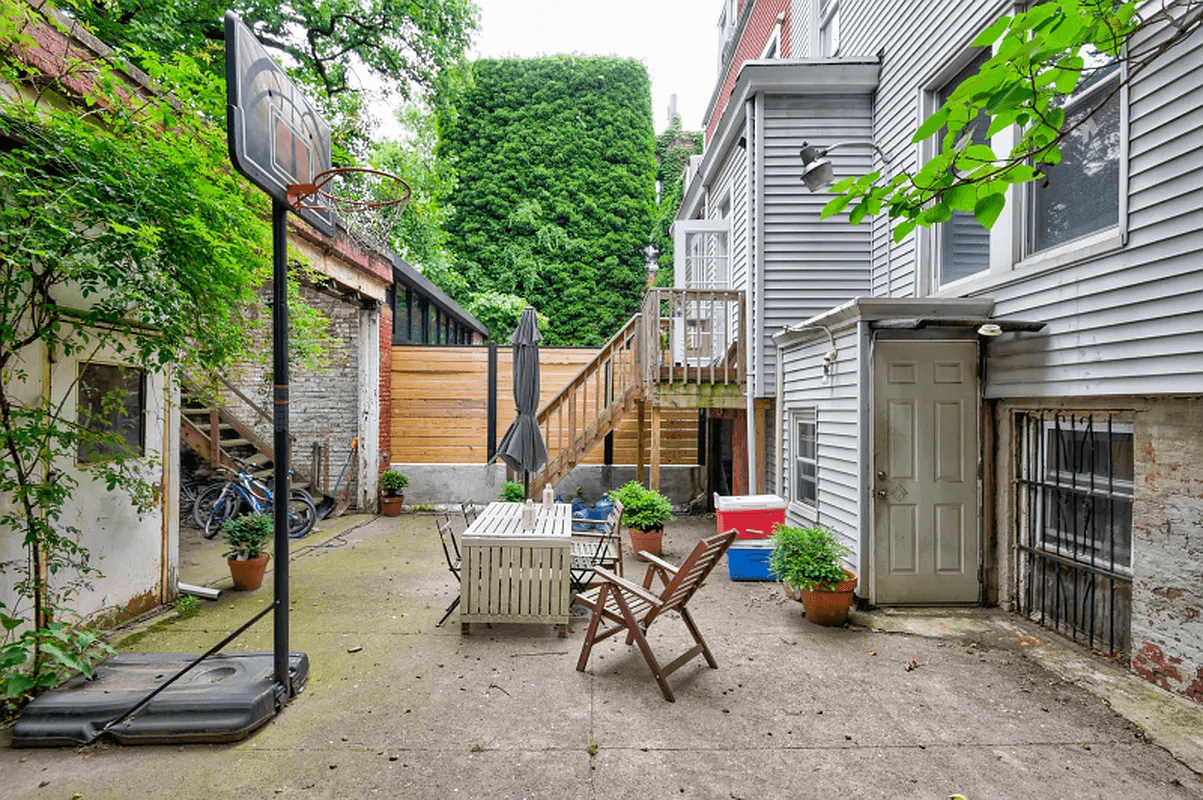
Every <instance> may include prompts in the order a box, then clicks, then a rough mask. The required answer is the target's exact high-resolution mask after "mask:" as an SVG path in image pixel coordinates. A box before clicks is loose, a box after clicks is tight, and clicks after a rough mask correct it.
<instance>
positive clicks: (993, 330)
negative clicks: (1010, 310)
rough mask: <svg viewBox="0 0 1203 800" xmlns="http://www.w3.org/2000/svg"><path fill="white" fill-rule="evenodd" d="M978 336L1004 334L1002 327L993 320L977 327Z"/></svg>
mask: <svg viewBox="0 0 1203 800" xmlns="http://www.w3.org/2000/svg"><path fill="white" fill-rule="evenodd" d="M977 335H978V336H1002V328H1001V327H999V326H998V325H996V324H994V323H993V322H987V323H985V324H983V325H982V326H981V327H980V328H978V329H977Z"/></svg>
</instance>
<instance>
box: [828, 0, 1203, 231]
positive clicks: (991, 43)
mask: <svg viewBox="0 0 1203 800" xmlns="http://www.w3.org/2000/svg"><path fill="white" fill-rule="evenodd" d="M1141 6H1144V7H1143V8H1142V7H1141ZM1200 28H1203V13H1200V10H1199V8H1198V6H1197V4H1195V3H1169V4H1164V5H1163V4H1160V3H1154V4H1142V3H1139V2H1136V0H1127V2H1113V0H1073V2H1069V0H1066V1H1065V2H1049V3H1040V4H1035V5H1033V6H1032V7H1031V8H1030V9H1029V10H1028V11H1026V12H1024V13H1021V14H1016V15H1015V16H1014V17H1001V18H1000V19H998V20H997V21H995V22H994V23H993V24H992V25H990V26H989V27H987V28H986V29H985V30H984V31H982V32H981V33H980V34H979V35H978V37H977V38H976V39H975V40H974V41H973V43H972V44H973V46H975V47H991V48H992V53H993V55H992V56H991V58H990V59H989V60H987V61H986V62H985V63H984V64H983V65H982V66H981V68H980V69H979V70H978V72H977V74H976V75H973V76H970V77H969V78H967V79H966V80H965V81H963V82H962V83H961V84H960V85H958V87H957V88H956V89H955V90H954V91H953V92H952V94H951V95H950V96H949V98H948V100H947V102H945V103H944V105H942V106H941V107H940V108H938V109H937V110H936V111H935V112H934V113H933V114H932V115H931V116H929V117H928V118H927V119H926V120H925V121H924V122H923V123H922V124H921V125H920V126H919V127H918V129H917V130H916V131H915V133H914V136H913V138H912V142H913V143H918V142H922V141H924V140H926V139H929V138H931V137H937V138H936V140H935V146H936V148H938V152H937V153H936V155H935V156H934V157H933V158H931V159H929V160H928V161H927V162H925V163H924V164H923V165H922V166H921V167H920V168H919V169H918V170H915V171H914V172H907V171H901V172H897V173H896V174H894V175H889V174H883V173H882V172H871V173H869V174H868V175H864V176H860V177H855V176H854V177H849V178H846V179H844V180H842V181H840V182H839V183H837V184H835V185H834V186H833V187H832V188H831V191H832V192H835V193H836V194H837V197H835V198H834V199H833V200H831V201H830V202H829V203H827V205H826V207H825V208H824V209H823V212H822V216H823V217H829V216H832V215H834V214H838V213H840V212H842V211H844V210H846V209H847V210H848V211H849V217H848V221H849V222H850V223H852V224H853V225H855V224H857V223H859V222H860V221H861V220H863V219H864V218H865V217H866V216H873V215H876V214H879V213H881V212H883V211H884V212H887V213H888V214H889V216H890V217H891V218H898V219H899V222H898V223H897V224H896V225H895V226H894V229H893V236H894V240H895V241H900V240H901V239H902V238H903V237H905V236H906V235H907V234H908V233H910V232H911V231H912V230H914V229H915V227H916V226H923V227H930V226H932V225H935V224H938V223H941V222H945V221H947V220H949V219H950V218H951V215H952V212H953V211H963V212H972V213H973V214H974V216H975V217H976V218H977V221H978V222H979V223H981V224H982V225H983V226H984V227H986V228H989V227H991V226H992V225H993V224H994V223H995V222H996V221H997V220H998V218H999V215H1000V214H1001V213H1002V210H1003V208H1004V206H1005V205H1006V191H1007V188H1008V187H1009V186H1010V185H1012V184H1022V183H1027V182H1030V181H1036V180H1045V179H1046V178H1047V168H1049V167H1052V166H1055V165H1056V164H1058V163H1059V162H1060V161H1061V155H1062V154H1061V146H1060V145H1061V143H1062V142H1063V141H1064V140H1065V137H1066V136H1069V135H1070V134H1071V133H1073V131H1074V130H1075V129H1077V128H1079V127H1081V126H1083V125H1091V124H1093V122H1092V121H1091V119H1092V117H1093V116H1094V115H1095V114H1096V113H1097V112H1099V111H1100V110H1101V109H1102V108H1103V105H1104V104H1105V102H1106V100H1107V99H1108V98H1109V97H1110V96H1111V94H1114V93H1115V92H1118V91H1119V90H1120V88H1121V87H1122V86H1123V84H1125V83H1131V82H1132V81H1133V80H1134V79H1136V77H1137V76H1138V75H1140V73H1141V72H1143V71H1144V70H1145V69H1146V68H1147V67H1148V66H1149V65H1150V64H1152V63H1153V62H1154V61H1156V60H1157V59H1158V58H1159V57H1161V55H1162V54H1164V53H1165V52H1166V51H1168V50H1169V49H1170V48H1172V47H1174V46H1175V45H1176V44H1178V43H1180V42H1183V41H1184V40H1186V39H1187V38H1188V37H1190V36H1191V35H1193V34H1194V33H1195V32H1196V31H1197V30H1199V29H1200ZM1142 31H1145V32H1146V33H1147V34H1148V36H1147V37H1146V38H1147V39H1149V40H1151V41H1152V42H1153V43H1152V44H1147V43H1146V44H1143V45H1140V46H1135V45H1132V44H1131V43H1132V42H1133V41H1134V40H1135V37H1136V36H1137V34H1140V33H1141V32H1142ZM1154 32H1155V33H1154ZM1123 62H1126V69H1125V70H1123V75H1122V77H1121V79H1120V83H1119V85H1117V87H1116V89H1115V90H1114V91H1113V92H1111V93H1108V96H1107V98H1104V99H1103V100H1102V101H1101V102H1099V103H1098V104H1097V105H1095V106H1094V107H1093V108H1091V109H1089V110H1088V111H1087V113H1085V114H1084V115H1082V116H1080V117H1077V118H1075V120H1074V121H1072V122H1070V121H1067V119H1066V115H1065V108H1064V104H1065V98H1067V97H1069V96H1071V95H1073V94H1074V92H1076V91H1078V90H1079V88H1080V87H1081V86H1083V85H1084V84H1085V83H1087V82H1089V81H1091V80H1094V79H1095V78H1097V77H1098V76H1099V75H1101V74H1103V73H1105V72H1106V71H1108V70H1111V69H1114V67H1115V64H1116V63H1123ZM975 120H982V123H980V124H984V125H985V126H986V128H987V130H986V132H987V135H988V136H993V135H994V134H995V133H998V132H1000V131H1003V130H1007V129H1013V130H1014V131H1015V132H1016V135H1015V136H1014V137H1008V140H1009V141H1012V142H1013V145H1012V146H1011V148H1010V149H1009V150H1007V151H1003V152H995V150H994V148H993V147H992V146H991V145H989V144H981V143H975V142H974V140H973V137H972V136H968V135H966V131H967V130H968V129H969V127H970V126H971V125H972V124H975V122H974V121H975Z"/></svg>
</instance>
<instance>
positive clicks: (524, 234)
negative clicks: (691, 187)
mask: <svg viewBox="0 0 1203 800" xmlns="http://www.w3.org/2000/svg"><path fill="white" fill-rule="evenodd" d="M470 72H471V74H470V80H469V81H465V82H464V83H463V84H462V86H460V87H458V89H459V90H458V91H446V90H443V88H442V87H440V89H441V90H440V102H439V106H438V107H439V123H438V124H439V143H438V147H437V150H436V153H437V155H438V157H439V159H440V160H443V161H451V162H453V163H454V165H455V170H456V173H457V181H456V183H455V186H454V188H453V189H452V191H451V192H450V193H449V195H448V199H447V202H448V203H449V204H450V205H451V206H453V207H454V213H453V214H451V216H450V217H449V218H448V219H447V221H446V230H447V233H448V234H449V235H448V238H447V248H448V249H449V250H450V251H451V252H452V255H453V258H454V260H455V263H456V266H457V268H458V269H459V270H460V272H461V274H462V277H463V278H464V279H465V283H464V286H465V287H470V291H471V293H473V294H474V295H475V296H474V297H464V296H462V295H455V294H453V297H455V299H456V300H457V301H459V302H461V303H463V304H464V305H465V306H466V307H467V308H468V309H469V310H470V311H471V312H472V313H473V314H474V315H477V316H478V319H480V320H481V321H482V322H484V323H485V324H486V325H490V327H494V326H496V327H497V328H498V329H499V330H498V331H495V334H496V335H498V337H499V338H500V337H501V336H504V330H505V326H506V325H510V326H511V327H510V329H511V330H512V323H511V322H509V320H511V319H513V318H515V316H516V314H518V313H521V309H522V307H523V306H524V305H526V304H529V305H533V306H535V307H536V308H539V309H542V310H544V311H545V312H546V313H547V315H548V317H549V318H550V319H549V320H548V323H547V325H542V324H541V325H540V331H541V332H542V333H543V336H544V344H547V345H561V344H594V345H600V344H602V343H603V342H605V341H606V340H608V339H609V338H610V337H611V336H612V335H613V334H614V332H615V331H616V330H618V329H619V328H620V327H621V326H622V324H623V323H625V322H626V321H627V319H629V318H630V316H631V315H632V314H633V313H635V311H636V310H637V308H638V305H639V300H640V295H641V293H642V290H643V288H644V285H645V282H646V280H647V270H646V262H645V259H644V257H643V255H642V253H641V252H640V250H641V249H642V248H644V247H645V246H647V244H648V243H649V242H650V241H651V239H652V238H653V236H654V235H655V227H656V217H657V208H656V159H655V152H656V135H655V129H654V125H653V120H652V109H651V102H650V82H649V80H648V75H647V69H646V67H644V66H643V65H642V64H640V63H639V62H637V61H634V60H631V59H619V58H611V57H595V56H567V55H559V56H550V57H546V58H529V59H488V58H482V59H478V60H477V61H475V62H473V64H472V65H471V70H470ZM483 142H487V143H489V146H487V147H483V146H482V143H483ZM666 272H668V271H666ZM465 291H467V289H465ZM511 296H516V297H518V298H521V300H520V301H515V300H513V298H512V297H511ZM520 303H521V305H520ZM482 315H483V316H482Z"/></svg>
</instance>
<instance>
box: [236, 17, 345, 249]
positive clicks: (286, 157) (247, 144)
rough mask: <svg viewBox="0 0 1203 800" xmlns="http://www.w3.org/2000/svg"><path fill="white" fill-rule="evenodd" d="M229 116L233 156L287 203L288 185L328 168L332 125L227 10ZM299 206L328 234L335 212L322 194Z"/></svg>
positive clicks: (301, 212)
mask: <svg viewBox="0 0 1203 800" xmlns="http://www.w3.org/2000/svg"><path fill="white" fill-rule="evenodd" d="M225 35H226V103H227V105H226V118H227V122H228V126H227V127H228V133H227V138H228V140H229V146H230V160H231V161H233V162H234V166H235V167H236V168H237V169H238V171H239V172H241V173H242V174H243V175H245V176H246V177H247V178H249V179H250V181H251V182H252V183H254V184H255V185H256V186H258V187H259V188H260V189H262V190H263V191H265V192H267V193H268V194H269V195H271V197H272V198H273V199H275V200H278V201H279V202H281V203H284V204H285V205H289V206H290V207H291V204H290V203H289V199H288V187H289V186H293V185H295V184H298V183H312V182H313V179H314V176H315V175H317V174H318V173H319V172H322V171H324V170H328V169H330V167H331V162H330V126H329V125H328V124H327V123H326V120H324V119H323V118H322V116H321V115H320V114H319V113H318V112H317V109H316V108H314V106H313V104H312V103H310V102H309V99H308V98H307V97H305V95H304V93H302V92H301V90H300V89H299V88H298V87H297V86H296V85H295V84H293V82H292V80H291V79H290V78H289V77H288V75H287V74H285V72H284V70H283V69H282V68H281V67H280V65H279V64H277V63H276V62H275V60H274V59H272V57H271V56H270V55H268V53H267V51H266V50H265V49H264V48H263V45H261V44H259V40H258V39H256V38H255V35H254V34H253V33H251V31H250V29H249V28H247V27H246V25H244V24H242V21H241V20H240V19H238V16H237V15H236V14H234V12H232V11H227V12H226V18H225ZM307 206H310V207H306V208H302V209H298V210H296V213H297V214H299V215H300V216H301V218H302V219H304V220H305V221H306V222H308V223H309V224H310V225H312V226H314V227H315V228H317V229H318V230H319V231H321V232H322V233H324V234H326V235H327V236H333V235H334V234H335V220H336V219H337V215H336V213H335V210H334V208H333V207H332V206H331V205H330V204H329V203H328V202H326V201H325V200H323V199H322V198H318V199H317V201H316V202H311V203H308V204H307Z"/></svg>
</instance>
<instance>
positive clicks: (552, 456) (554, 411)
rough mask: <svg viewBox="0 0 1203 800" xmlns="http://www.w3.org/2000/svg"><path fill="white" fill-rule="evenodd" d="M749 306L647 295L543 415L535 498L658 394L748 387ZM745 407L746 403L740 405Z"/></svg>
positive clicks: (678, 292)
mask: <svg viewBox="0 0 1203 800" xmlns="http://www.w3.org/2000/svg"><path fill="white" fill-rule="evenodd" d="M745 312H746V306H745V304H744V293H743V292H742V291H736V290H708V289H661V288H655V289H649V290H648V291H647V293H646V294H645V295H644V298H643V306H642V310H641V312H640V313H638V314H636V315H635V316H633V317H631V320H630V321H629V322H628V323H627V324H626V326H625V327H623V329H622V330H621V331H619V332H618V333H617V334H615V335H614V336H613V337H612V338H611V339H610V341H608V342H606V344H605V346H603V347H602V349H601V351H600V352H598V354H597V355H596V356H595V357H594V358H593V360H592V361H590V362H589V363H588V364H586V365H585V366H584V367H583V368H582V369H581V371H580V372H578V373H577V375H576V377H574V378H573V379H572V380H571V381H570V382H569V383H568V385H567V386H565V387H564V389H563V390H562V391H560V393H559V394H557V395H556V396H555V397H553V398H552V399H551V400H550V401H549V402H548V403H547V405H545V406H544V407H543V408H542V409H540V410H539V413H538V415H537V417H536V418H537V420H538V422H539V428H540V429H541V430H542V431H543V441H544V443H545V444H546V445H547V453H548V461H547V464H545V465H544V467H543V469H541V470H539V471H538V472H536V473H534V474H533V475H531V493H532V496H537V495H538V494H539V493H540V492H542V491H543V487H544V486H547V485H548V484H549V483H550V484H552V485H554V484H556V483H559V482H560V481H561V480H563V479H564V478H565V477H566V476H567V475H568V473H569V472H570V471H571V470H572V468H573V467H575V466H576V465H577V464H579V463H580V462H581V461H582V460H583V459H584V458H585V457H586V456H587V455H588V454H589V451H590V450H592V449H593V447H594V446H596V445H597V443H598V442H599V441H601V440H602V439H603V438H605V436H606V435H607V434H609V433H610V432H611V431H613V430H614V429H615V428H616V427H618V424H619V423H620V422H621V421H622V419H623V418H624V417H625V416H626V414H627V413H628V412H629V411H630V410H631V409H632V408H634V407H635V404H636V403H639V402H647V401H652V402H658V401H657V400H655V395H656V392H655V391H653V390H654V389H656V387H657V386H659V387H660V388H661V390H662V389H663V387H664V386H665V385H667V386H669V387H675V388H677V389H682V388H683V389H686V390H688V389H689V388H690V387H695V388H696V387H697V386H700V385H710V386H717V385H721V386H723V387H725V389H726V391H727V394H732V392H736V393H737V394H738V390H739V388H740V387H742V386H743V385H744V380H745V377H746V367H745V364H746V358H745V347H744V342H743V338H742V337H741V336H739V335H738V333H739V331H740V330H742V325H743V319H744V314H745ZM740 402H742V400H740Z"/></svg>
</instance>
